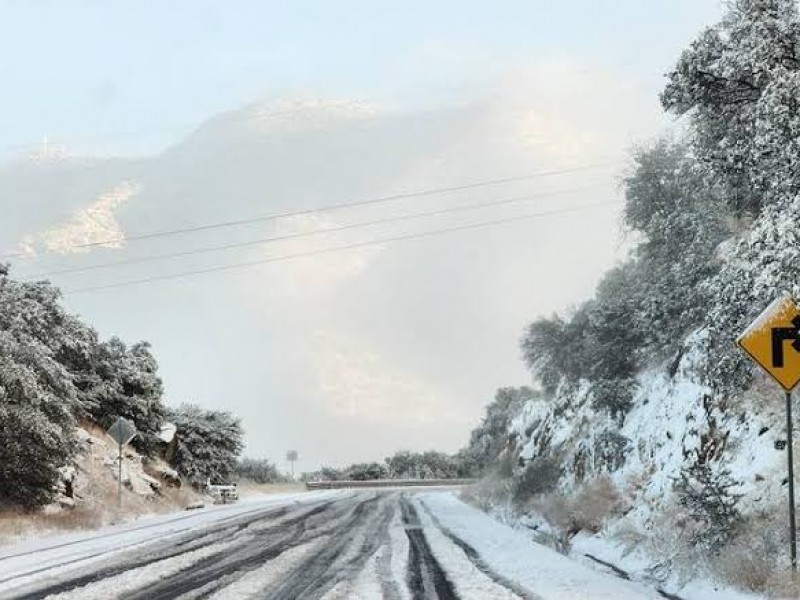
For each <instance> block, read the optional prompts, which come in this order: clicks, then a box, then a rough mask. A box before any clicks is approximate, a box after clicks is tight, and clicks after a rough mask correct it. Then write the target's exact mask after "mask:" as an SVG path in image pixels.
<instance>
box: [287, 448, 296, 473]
mask: <svg viewBox="0 0 800 600" xmlns="http://www.w3.org/2000/svg"><path fill="white" fill-rule="evenodd" d="M298 457H299V455H298V452H297V450H289V451H288V452H287V453H286V460H287V461H288V463H289V464H290V465H291V468H292V479H294V463H296V462H297V459H298Z"/></svg>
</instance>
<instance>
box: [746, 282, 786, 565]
mask: <svg viewBox="0 0 800 600" xmlns="http://www.w3.org/2000/svg"><path fill="white" fill-rule="evenodd" d="M736 343H737V344H739V347H740V348H741V349H742V350H744V351H745V352H746V353H747V354H748V355H749V356H750V358H751V359H753V361H755V362H756V364H758V365H759V366H760V367H761V368H762V369H764V371H766V373H767V374H768V375H769V376H770V377H772V378H773V379H774V380H775V381H777V382H778V384H780V386H781V387H782V388H783V390H784V392H785V393H786V453H787V455H788V456H787V468H788V470H789V477H788V478H787V480H788V482H789V550H790V552H791V559H792V571H793V572H796V571H797V527H796V524H795V503H794V455H793V454H792V437H793V435H794V431H793V424H792V390H794V388H795V387H797V384H798V383H800V306H798V305H797V303H796V302H795V301H794V300H793V299H792V298H790V297H788V296H784V297H782V298H778V299H777V300H775V301H774V302H773V303H772V304H770V305H769V306H768V307H767V308H766V310H765V311H764V312H763V313H761V315H759V317H758V318H757V319H756V320H755V321H753V323H752V324H751V325H750V326H749V327H748V328H747V329H745V330H744V331H743V332H742V334H741V335H740V336H739V337H738V338H737V340H736Z"/></svg>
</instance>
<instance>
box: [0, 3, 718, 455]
mask: <svg viewBox="0 0 800 600" xmlns="http://www.w3.org/2000/svg"><path fill="white" fill-rule="evenodd" d="M0 7H1V8H0V76H2V79H3V81H4V86H5V87H4V89H5V90H6V93H4V94H2V95H0V131H2V132H3V135H2V138H0V156H3V157H4V160H5V161H6V164H2V163H0V194H2V196H0V203H2V204H1V206H2V209H3V212H4V217H5V219H4V220H5V223H4V224H0V231H2V235H3V236H4V238H5V239H4V240H3V246H4V248H3V249H4V250H8V249H13V248H15V247H19V245H20V244H22V243H28V244H31V245H32V246H33V247H34V248H38V249H39V250H41V248H43V247H45V246H48V245H49V246H50V247H55V246H56V245H59V244H60V247H62V248H63V247H64V245H65V244H67V245H68V244H69V243H70V242H74V241H87V240H88V241H92V240H97V239H106V238H107V236H108V235H110V234H121V235H128V236H129V235H135V234H137V233H142V232H148V231H163V230H165V229H173V228H179V227H183V226H187V225H195V224H200V223H208V222H215V221H221V220H230V219H240V218H247V217H252V216H258V215H264V214H270V213H274V212H276V211H280V212H285V211H287V210H288V211H291V210H293V209H299V208H305V207H309V206H320V205H325V204H330V203H333V202H336V201H341V200H347V199H356V198H369V197H375V196H380V195H384V194H391V193H397V192H402V191H408V190H425V189H429V188H432V187H440V186H448V185H458V184H462V183H469V182H475V181H482V180H485V179H493V178H497V177H505V176H510V175H519V174H528V173H533V172H539V171H546V170H548V169H560V168H565V167H570V168H571V167H576V166H577V167H579V169H580V170H579V171H576V172H574V173H571V174H568V175H564V176H555V177H543V178H540V179H531V180H527V181H525V182H518V183H517V184H514V185H504V186H498V187H490V188H484V189H480V190H474V191H470V192H468V193H467V192H465V193H460V194H451V195H444V196H434V197H425V198H422V199H417V200H414V201H407V202H402V203H396V204H391V205H387V206H380V207H377V208H375V209H371V210H350V211H337V212H335V213H320V214H316V215H312V216H308V217H304V218H295V219H282V220H279V221H275V222H270V223H267V224H261V225H258V226H257V227H256V226H253V227H250V228H247V229H246V230H240V229H224V230H217V231H214V232H213V233H210V234H206V235H204V236H202V237H197V238H191V239H190V238H188V237H183V236H181V237H177V238H176V237H173V238H169V239H164V240H156V241H153V242H152V243H149V244H143V243H123V244H122V247H120V248H117V249H100V250H97V251H94V252H89V253H86V252H83V253H80V254H68V255H66V256H63V257H61V258H53V257H42V256H37V257H35V258H34V259H33V260H31V261H28V262H23V263H20V264H19V265H17V273H18V274H20V275H28V274H30V275H33V274H36V273H42V272H48V268H52V267H58V268H69V267H74V266H76V265H77V266H81V265H90V264H96V263H97V262H103V261H108V260H120V259H127V258H131V257H137V256H146V255H149V254H154V253H155V254H159V253H162V252H166V251H171V250H175V249H180V250H183V249H187V248H197V247H202V246H204V245H208V244H222V243H228V242H231V241H243V240H248V239H254V238H258V237H259V235H263V234H264V233H265V232H267V233H269V234H271V235H274V234H275V233H279V234H285V233H287V232H296V231H309V230H314V229H319V228H320V227H331V226H341V225H346V224H350V223H353V222H359V221H363V220H370V219H375V218H386V217H391V216H397V215H402V214H408V213H409V212H415V211H419V210H423V209H424V210H431V209H436V208H443V207H453V206H458V205H460V204H463V203H473V202H486V201H495V200H498V199H502V198H507V197H509V196H514V195H519V194H545V193H551V194H552V196H551V197H542V198H541V199H540V200H537V202H536V203H535V204H530V203H529V204H527V205H522V206H510V207H505V208H498V209H491V210H489V209H484V210H483V211H478V212H477V213H474V214H472V213H471V214H468V215H466V216H465V215H462V214H460V213H459V215H444V216H442V217H437V218H435V219H432V220H428V221H424V222H420V223H417V222H407V223H404V224H402V225H391V226H388V225H387V226H380V227H375V228H371V229H369V230H365V231H353V232H346V233H343V234H337V235H335V236H331V235H329V236H324V237H322V238H321V239H316V238H317V237H318V236H315V237H314V238H312V239H302V240H299V241H293V242H287V243H281V244H280V245H278V246H275V247H270V249H261V248H257V247H253V248H248V249H244V250H241V251H237V252H234V253H227V254H226V255H225V257H219V256H214V257H199V258H196V259H194V258H193V259H191V260H188V259H187V260H184V261H182V262H169V261H166V262H165V261H161V262H157V263H148V264H143V265H139V266H134V267H130V268H125V269H122V268H120V269H115V270H109V271H102V272H95V273H85V274H64V275H58V276H54V277H53V279H54V281H55V282H56V283H57V284H58V285H60V286H63V287H64V288H65V289H67V290H70V289H77V288H81V287H86V286H94V285H100V284H104V283H114V282H118V281H125V280H129V279H138V278H141V277H147V276H152V275H161V274H169V273H179V272H181V271H183V270H191V269H197V268H207V267H209V266H215V265H219V264H232V263H235V262H237V261H238V262H241V261H246V260H253V259H263V258H264V257H269V256H275V255H285V254H287V253H294V252H298V251H300V252H306V251H309V250H318V249H320V248H325V247H330V246H335V245H336V244H342V243H346V244H349V243H361V242H363V241H365V240H369V239H381V238H382V237H383V238H385V237H393V236H396V235H407V234H416V233H419V232H420V231H424V230H426V229H427V230H430V229H437V228H446V227H450V226H454V225H463V224H469V223H476V222H479V221H481V220H486V219H495V218H505V217H508V216H515V215H523V214H529V213H531V212H536V211H542V210H553V209H556V210H561V209H565V208H571V207H575V206H580V205H584V204H586V203H587V202H592V203H597V202H604V203H606V205H604V206H601V207H597V208H593V209H585V210H584V209H582V210H580V211H578V212H576V213H574V214H569V215H559V216H552V217H548V218H541V219H540V218H536V219H532V220H526V221H520V222H517V223H514V224H511V225H506V226H502V227H497V228H489V229H482V230H474V231H471V232H462V233H458V234H449V235H442V236H436V237H432V238H426V239H424V240H415V241H413V242H398V243H394V244H392V243H386V244H379V245H374V246H368V247H363V248H359V249H357V250H353V251H348V252H338V253H331V254H324V255H320V256H319V257H314V258H307V259H303V260H294V261H286V262H281V263H274V264H271V265H268V266H264V267H259V268H256V269H251V270H247V271H232V272H230V273H225V274H216V275H204V276H201V277H197V278H189V279H180V280H169V281H164V282H160V283H156V284H148V285H142V286H137V287H134V288H120V289H118V290H112V291H107V292H102V293H96V294H76V295H71V294H70V293H67V294H66V300H67V302H68V304H69V306H70V307H72V308H74V309H75V310H77V311H79V312H80V313H81V314H82V315H84V316H85V317H86V318H87V319H88V320H89V321H91V322H93V323H95V324H96V326H97V327H98V329H99V330H100V332H101V333H102V334H103V335H105V336H107V335H112V334H119V335H121V336H122V337H123V338H125V339H126V340H129V341H135V340H137V339H140V338H144V339H148V340H150V341H151V342H153V344H154V350H155V353H156V355H157V356H158V358H159V360H160V362H161V365H162V375H163V377H164V379H165V383H166V387H167V393H168V400H169V401H170V402H171V403H178V402H180V401H183V400H192V401H195V402H198V403H200V404H203V405H204V406H208V407H225V408H229V409H231V410H233V411H235V412H236V413H237V414H240V415H242V416H243V418H244V421H245V426H246V428H247V430H248V439H247V441H248V453H250V454H255V455H266V456H269V457H270V458H272V459H274V460H277V461H279V462H281V461H282V456H283V453H284V451H285V450H287V449H289V448H297V449H298V450H299V451H300V454H301V466H302V467H303V468H312V467H315V466H317V465H319V464H321V463H328V464H342V463H344V462H349V461H355V460H368V459H370V458H378V459H380V458H382V457H383V456H385V455H386V454H388V453H390V452H392V451H393V450H396V449H400V448H409V449H415V450H423V449H428V448H432V447H436V448H440V449H442V450H447V451H451V450H455V449H457V448H458V447H459V445H461V444H462V443H463V442H464V441H465V440H466V437H467V435H468V432H469V428H470V427H471V426H472V425H474V424H475V423H476V422H477V420H478V418H479V416H480V413H481V410H482V406H483V405H484V404H485V403H486V402H487V401H489V400H490V399H491V396H492V393H493V390H494V389H496V388H497V387H498V386H501V385H519V384H523V383H526V382H527V380H528V376H527V374H526V372H525V370H524V368H523V366H522V364H521V363H520V361H519V352H518V348H517V343H518V339H519V336H520V334H521V331H522V328H523V327H524V326H525V324H526V323H528V322H529V321H530V320H532V319H534V318H535V317H537V316H539V315H542V314H548V313H550V312H552V311H554V310H562V311H563V310H567V309H568V307H569V306H570V304H573V303H575V302H578V301H580V300H581V299H583V298H586V297H588V296H589V295H590V294H591V290H592V288H593V285H594V284H595V283H596V281H597V278H598V277H599V276H600V275H601V273H602V271H603V270H604V269H605V268H607V267H608V266H609V265H611V264H613V262H614V261H615V260H617V259H618V258H619V257H620V256H621V255H622V254H624V247H625V239H624V236H623V235H622V232H621V229H620V226H619V221H618V214H619V206H618V205H614V204H610V202H612V201H615V200H619V189H618V187H619V186H618V184H619V177H620V176H621V175H622V174H623V173H624V160H625V157H626V155H627V153H628V151H629V149H630V147H631V145H632V144H634V143H636V142H637V141H643V140H647V139H651V138H652V137H653V136H654V135H656V134H657V133H658V132H659V131H661V130H663V129H664V128H665V126H668V124H669V122H668V120H666V119H664V118H663V116H662V115H661V114H660V109H659V106H658V101H657V93H658V91H659V89H660V86H661V85H662V83H663V73H664V72H666V71H667V70H668V69H669V68H670V66H671V64H672V63H673V62H674V61H675V60H676V58H677V56H678V54H679V52H680V50H681V49H682V47H684V46H685V45H686V44H687V43H688V42H689V41H690V40H691V39H692V37H693V36H694V35H695V34H696V33H697V32H698V31H699V30H700V28H701V27H702V26H704V25H706V24H709V23H711V22H712V21H713V20H714V19H715V18H716V16H717V15H718V12H719V7H718V2H717V1H716V0H702V1H701V0H670V1H663V2H650V3H643V2H638V1H637V2H634V1H628V0H624V1H619V2H613V3H598V2H594V1H588V0H580V1H573V2H551V1H547V2H537V1H530V0H528V1H524V2H523V1H520V2H495V3H488V2H464V1H459V2H436V3H431V2H403V3H391V5H390V3H378V2H374V1H373V2H337V3H332V2H295V3H285V2H284V3H272V2H261V1H259V2H256V1H253V2H205V1H203V2H200V1H197V0H192V1H191V2H189V1H186V2H168V3H165V2H138V3H122V2H101V1H99V0H98V1H88V0H87V1H82V2H78V1H74V2H59V3H57V2H54V1H26V2H22V1H13V2H12V1H4V2H0ZM209 120H210V122H208V121H209ZM206 122H208V123H206ZM204 123H206V124H204ZM198 126H199V127H200V128H199V130H197V131H196V132H195V133H194V134H192V135H189V134H191V133H192V132H193V131H195V129H196V128H197V127H198ZM44 136H47V138H48V140H49V142H50V143H51V144H56V145H63V147H64V149H65V150H66V151H68V152H69V153H72V154H76V155H81V156H86V155H91V156H93V157H95V160H94V162H92V163H91V165H92V166H91V167H86V166H85V165H86V163H85V162H80V161H78V162H77V163H76V162H75V161H72V162H70V161H62V162H61V163H58V164H51V163H48V162H47V161H45V162H38V163H31V162H30V161H29V160H22V161H20V159H21V158H23V159H24V157H25V156H27V155H28V154H29V153H31V152H33V151H36V150H37V149H38V148H39V146H40V145H41V140H42V139H43V137H44ZM187 136H188V137H187ZM111 155H123V156H126V157H128V158H129V159H132V160H129V161H126V162H124V163H122V162H115V163H111V162H109V161H106V160H104V159H106V158H108V157H109V156H111ZM134 159H135V160H134ZM609 161H611V162H613V163H614V164H611V165H608V166H606V167H603V168H599V169H591V168H588V167H591V166H593V165H596V164H597V163H606V162H609ZM76 165H77V166H76ZM576 187H581V188H587V189H588V190H589V191H583V192H579V191H574V192H570V193H565V190H569V189H574V188H576ZM554 192H557V193H554Z"/></svg>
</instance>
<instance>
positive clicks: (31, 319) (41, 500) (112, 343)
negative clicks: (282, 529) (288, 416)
mask: <svg viewBox="0 0 800 600" xmlns="http://www.w3.org/2000/svg"><path fill="white" fill-rule="evenodd" d="M163 395H164V392H163V386H162V382H161V379H160V377H159V375H158V364H157V362H156V360H155V358H154V357H153V355H152V353H151V351H150V346H149V344H147V343H146V342H139V343H136V344H133V345H127V344H125V343H124V342H122V341H121V340H119V339H117V338H111V339H109V340H101V339H100V338H99V336H98V334H97V332H96V331H94V330H93V329H92V328H91V327H90V326H89V325H87V324H86V323H84V322H82V321H81V320H80V319H78V318H77V317H76V316H74V315H71V314H69V313H68V312H67V311H66V310H65V309H64V307H63V306H62V304H61V296H60V292H59V290H58V289H57V288H55V287H54V286H52V285H50V284H49V283H47V282H21V281H15V280H14V279H12V278H11V277H10V276H9V270H8V267H7V266H3V265H0V464H2V466H3V468H2V469H0V506H3V507H5V508H6V509H7V510H10V511H12V512H13V510H16V509H20V510H32V509H36V508H39V507H42V506H45V505H47V504H50V503H51V502H53V501H54V500H55V498H56V496H57V495H58V493H59V490H63V487H64V482H63V478H64V469H65V468H69V467H70V466H71V465H73V463H74V461H75V460H76V459H77V458H78V457H77V452H78V450H77V449H78V448H80V447H81V445H80V444H79V440H78V438H77V435H78V426H79V424H82V425H84V426H85V427H88V428H90V429H91V428H100V430H104V429H106V428H108V427H109V426H110V425H111V424H112V423H113V422H114V421H115V420H116V419H117V418H118V417H124V418H126V419H129V420H130V421H132V422H133V424H134V425H135V426H136V429H137V431H138V434H137V436H136V438H134V440H133V442H132V445H133V446H134V448H135V449H136V450H137V451H138V452H139V453H140V454H141V455H142V456H143V458H144V460H145V461H148V460H155V459H157V458H160V457H162V456H166V454H167V447H166V444H165V442H164V441H162V440H161V438H160V437H159V433H160V432H161V428H162V427H163V426H164V424H165V423H167V422H172V423H174V424H176V425H177V428H178V433H177V437H176V440H175V442H176V448H175V451H174V452H172V455H171V457H170V462H171V465H172V466H173V467H174V468H175V469H176V470H177V471H178V473H179V474H180V475H181V476H182V477H184V478H185V479H186V480H188V481H189V482H190V483H191V484H193V485H195V486H198V487H199V486H201V485H202V484H203V483H204V482H205V480H206V479H207V478H223V479H224V478H227V477H230V476H231V475H232V474H233V472H234V471H235V466H236V461H237V458H238V456H239V453H240V451H241V448H242V429H241V425H240V423H239V421H238V419H236V418H235V417H233V416H232V415H230V414H229V413H226V412H222V411H205V410H202V409H200V408H198V407H195V406H191V405H184V406H181V407H178V408H175V409H170V408H169V407H167V406H166V404H165V403H164V398H163ZM77 514H78V513H76V515H77ZM74 519H77V516H74V518H73V520H74ZM67 521H69V520H67Z"/></svg>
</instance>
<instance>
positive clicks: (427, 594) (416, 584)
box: [400, 497, 458, 600]
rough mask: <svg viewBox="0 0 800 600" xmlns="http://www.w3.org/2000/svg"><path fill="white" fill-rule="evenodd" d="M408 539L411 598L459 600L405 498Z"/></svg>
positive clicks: (414, 511) (403, 505)
mask: <svg viewBox="0 0 800 600" xmlns="http://www.w3.org/2000/svg"><path fill="white" fill-rule="evenodd" d="M400 507H401V510H402V513H403V523H405V526H406V535H407V536H408V541H409V544H410V545H409V556H408V566H409V570H408V587H409V588H410V589H411V596H412V598H413V599H414V600H432V599H435V598H438V599H439V600H458V595H457V594H456V591H455V589H454V588H453V584H452V583H450V580H449V579H447V575H445V572H444V570H443V569H442V567H441V566H440V565H439V563H438V561H437V560H436V559H435V558H434V557H433V553H432V552H431V549H430V546H428V542H427V540H426V539H425V534H424V533H423V532H422V525H421V524H420V522H419V515H418V514H417V509H416V508H414V506H413V505H412V504H411V502H409V501H408V499H406V498H405V497H403V498H402V500H401V501H400Z"/></svg>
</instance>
